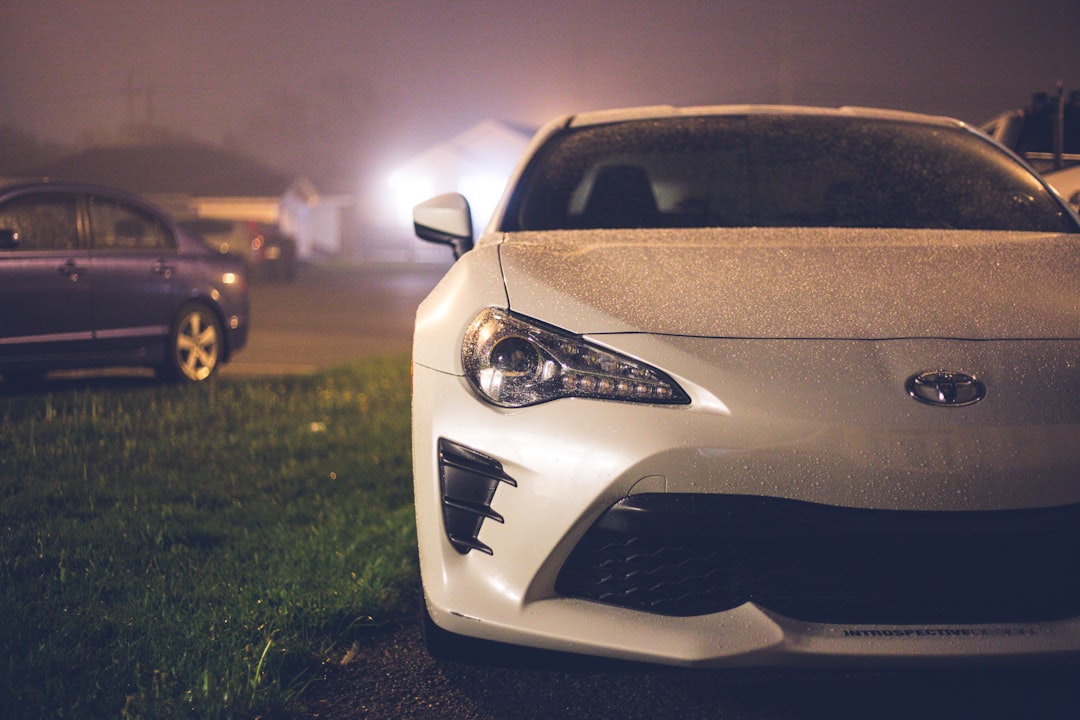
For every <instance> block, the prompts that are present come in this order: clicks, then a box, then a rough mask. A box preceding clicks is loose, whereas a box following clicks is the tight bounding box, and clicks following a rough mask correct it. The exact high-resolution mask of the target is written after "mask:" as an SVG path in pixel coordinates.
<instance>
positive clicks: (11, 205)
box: [0, 194, 79, 250]
mask: <svg viewBox="0 0 1080 720" xmlns="http://www.w3.org/2000/svg"><path fill="white" fill-rule="evenodd" d="M0 230H10V231H12V232H14V233H16V235H17V239H18V246H17V247H18V249H19V250H74V249H75V248H77V247H78V246H79V226H78V203H77V200H76V197H75V196H74V195H59V194H57V195H51V194H50V195H31V196H24V197H18V198H15V199H13V200H10V201H8V202H6V203H4V204H3V206H0Z"/></svg>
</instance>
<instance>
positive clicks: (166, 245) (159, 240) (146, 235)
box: [90, 198, 176, 251]
mask: <svg viewBox="0 0 1080 720" xmlns="http://www.w3.org/2000/svg"><path fill="white" fill-rule="evenodd" d="M90 228H91V230H92V231H93V234H94V247H95V249H97V250H159V251H160V250H172V249H174V248H175V247H176V241H175V239H174V238H173V236H172V234H171V233H170V232H169V231H168V229H167V228H166V227H165V226H164V225H163V224H162V223H161V221H160V220H158V219H157V218H156V217H154V216H153V215H150V214H148V213H145V212H142V211H141V210H138V209H137V208H133V207H130V206H128V205H125V204H123V203H119V202H115V201H112V200H103V199H101V198H94V199H93V200H92V201H91V203H90Z"/></svg>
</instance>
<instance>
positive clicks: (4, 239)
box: [0, 228, 19, 250]
mask: <svg viewBox="0 0 1080 720" xmlns="http://www.w3.org/2000/svg"><path fill="white" fill-rule="evenodd" d="M18 249H19V233H17V232H16V231H14V230H8V229H6V228H5V229H3V230H0V250H18Z"/></svg>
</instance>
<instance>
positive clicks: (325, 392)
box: [0, 357, 416, 720]
mask: <svg viewBox="0 0 1080 720" xmlns="http://www.w3.org/2000/svg"><path fill="white" fill-rule="evenodd" d="M409 386H410V383H409V368H408V360H407V358H404V357H394V358H382V359H375V360H365V361H362V362H358V363H355V364H351V365H348V366H344V367H340V368H337V369H334V370H332V371H328V372H324V373H321V374H318V375H314V376H305V377H289V378H284V379H282V378H278V379H254V380H225V379H222V380H218V381H216V382H213V383H210V384H208V385H206V386H204V387H175V386H167V385H157V384H151V383H130V384H127V385H124V384H120V385H119V386H116V385H113V384H109V385H106V384H102V383H96V384H95V383H86V384H77V385H74V386H71V385H61V386H59V387H50V386H49V385H48V384H46V385H45V387H44V388H43V389H41V390H39V391H37V392H33V393H17V394H16V393H8V394H6V395H3V396H0V416H2V418H3V428H4V429H3V433H2V435H0V617H2V618H3V619H2V620H0V648H3V649H4V652H3V654H2V656H0V717H3V718H9V719H16V718H34V719H35V720H37V719H42V718H60V717H79V718H91V717H92V718H107V717H117V718H119V717H145V718H158V717H198V718H234V717H235V718H251V717H255V716H262V717H269V716H275V715H285V716H287V714H288V710H289V707H290V705H291V703H292V702H293V701H294V700H295V699H296V698H297V696H298V695H299V694H300V693H301V692H302V691H303V689H304V687H305V686H306V684H307V683H308V682H310V681H311V680H312V679H313V678H314V677H315V676H316V675H317V672H318V669H319V666H320V663H321V662H322V661H323V660H324V659H325V658H326V656H327V653H328V652H329V649H330V648H331V647H332V646H334V645H338V644H340V643H343V642H347V641H356V640H360V641H361V642H362V640H363V637H364V635H365V633H366V632H370V629H371V627H372V626H373V625H377V624H379V623H380V622H383V621H385V619H387V618H390V617H393V616H394V615H396V614H398V613H400V612H401V611H402V610H403V609H404V608H405V607H406V606H408V605H409V603H410V602H411V600H410V593H411V592H412V588H413V587H414V584H415V574H416V568H415V558H414V553H415V549H414V548H415V527H414V522H413V515H412V503H411V497H412V494H411V484H410V482H411V481H410V477H411V472H410V461H409V435H408V425H409V392H410V387H409Z"/></svg>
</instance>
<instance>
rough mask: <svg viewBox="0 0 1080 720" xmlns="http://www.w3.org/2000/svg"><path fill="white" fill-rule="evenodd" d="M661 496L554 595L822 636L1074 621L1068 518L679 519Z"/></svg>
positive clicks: (579, 556) (746, 512)
mask: <svg viewBox="0 0 1080 720" xmlns="http://www.w3.org/2000/svg"><path fill="white" fill-rule="evenodd" d="M657 497H658V498H661V499H658V500H657V503H656V504H655V505H653V504H651V503H650V502H649V501H648V499H647V498H648V496H642V498H645V499H644V500H642V499H641V498H635V500H634V501H633V502H632V503H630V504H629V505H628V504H627V502H628V501H624V503H621V504H620V505H617V506H616V508H613V509H612V511H609V513H608V514H607V515H605V516H604V517H603V518H601V520H600V521H599V522H598V523H597V525H596V526H594V527H593V528H592V529H590V530H589V532H588V533H587V534H586V535H585V537H584V538H583V539H582V540H581V542H580V543H579V544H578V546H577V547H576V548H575V549H574V551H573V553H572V554H571V555H570V557H569V558H568V560H567V562H566V564H565V566H564V567H563V569H562V572H561V573H560V575H559V578H558V581H557V583H556V590H557V591H558V592H559V593H561V594H563V595H567V596H572V597H579V598H584V599H588V600H594V601H597V602H601V603H606V604H611V605H618V606H621V607H628V608H633V609H637V610H644V611H648V612H654V613H661V614H665V615H683V616H685V615H701V614H706V613H711V612H719V611H722V610H729V609H731V608H734V607H737V606H739V605H741V604H743V603H745V602H754V603H756V604H758V605H760V606H762V607H765V608H767V609H769V610H773V611H775V612H778V613H780V614H782V615H785V616H788V617H791V618H795V619H801V620H806V621H812V622H832V623H899V624H909V623H920V624H922V623H941V622H952V623H958V622H959V623H987V622H1033V621H1043V620H1052V619H1063V618H1068V617H1075V616H1080V521H1078V520H1080V511H1078V509H1077V508H1076V507H1070V508H1064V509H1057V510H1050V511H1017V512H1007V513H915V512H889V511H868V510H847V509H842V508H826V507H824V506H820V505H811V504H808V503H795V502H792V501H783V500H764V499H761V498H753V499H748V498H730V502H725V499H724V497H723V496H710V498H711V499H710V500H708V501H706V502H704V503H703V502H702V499H701V498H697V499H696V502H694V503H693V507H690V506H689V505H690V504H689V503H687V504H686V505H687V507H683V508H681V509H680V508H673V507H672V503H671V499H670V498H663V497H662V496H657ZM702 505H704V507H703V506H702ZM620 506H621V507H620Z"/></svg>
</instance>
